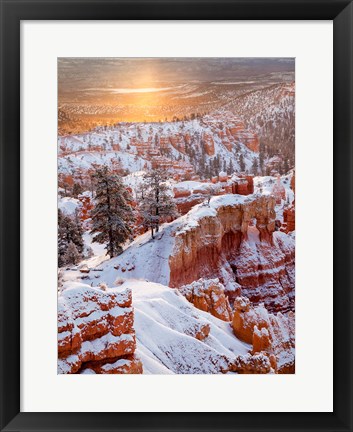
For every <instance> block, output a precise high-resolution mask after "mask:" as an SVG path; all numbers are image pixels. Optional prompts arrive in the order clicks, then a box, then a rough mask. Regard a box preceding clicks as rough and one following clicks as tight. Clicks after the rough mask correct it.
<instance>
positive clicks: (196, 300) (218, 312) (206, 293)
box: [179, 279, 233, 321]
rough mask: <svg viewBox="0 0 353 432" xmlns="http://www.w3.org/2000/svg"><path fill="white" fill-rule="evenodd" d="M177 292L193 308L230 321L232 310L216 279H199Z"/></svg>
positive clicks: (223, 290)
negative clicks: (191, 304)
mask: <svg viewBox="0 0 353 432" xmlns="http://www.w3.org/2000/svg"><path fill="white" fill-rule="evenodd" d="M179 291H180V292H181V293H182V294H183V295H184V296H185V297H186V299H187V300H188V301H189V302H190V303H193V305H194V306H195V307H197V308H198V309H201V310H203V311H205V312H209V313H210V314H212V315H213V316H215V317H217V318H219V319H221V320H223V321H231V320H232V316H233V313H232V309H231V307H230V304H229V301H228V298H227V297H226V295H225V289H224V286H223V285H222V284H221V283H220V282H219V280H218V279H199V280H198V281H195V282H193V283H191V284H189V285H184V286H182V287H181V288H179Z"/></svg>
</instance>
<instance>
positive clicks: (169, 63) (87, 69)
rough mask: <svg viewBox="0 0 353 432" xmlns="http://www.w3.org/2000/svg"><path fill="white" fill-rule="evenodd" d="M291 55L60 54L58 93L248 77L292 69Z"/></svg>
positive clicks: (149, 86) (292, 70)
mask: <svg viewBox="0 0 353 432" xmlns="http://www.w3.org/2000/svg"><path fill="white" fill-rule="evenodd" d="M294 67H295V61H294V59H292V58H60V59H58V84H59V94H60V93H61V94H65V93H68V92H72V91H74V92H77V91H78V92H80V91H84V92H86V91H88V92H89V91H94V90H95V89H100V90H104V89H107V90H108V89H112V88H117V89H128V88H155V87H164V86H165V85H166V84H168V83H171V82H174V83H177V82H193V81H198V82H200V81H201V82H207V81H219V80H231V79H237V80H241V79H245V80H249V79H250V78H251V77H252V76H258V75H264V74H269V73H273V72H294Z"/></svg>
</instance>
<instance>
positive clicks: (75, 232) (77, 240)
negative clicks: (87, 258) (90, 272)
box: [58, 209, 83, 267]
mask: <svg viewBox="0 0 353 432" xmlns="http://www.w3.org/2000/svg"><path fill="white" fill-rule="evenodd" d="M70 243H73V244H74V245H75V247H76V249H77V252H78V254H79V256H81V254H82V251H83V238H82V226H81V223H80V221H79V218H78V215H77V214H76V215H75V217H74V218H71V217H70V216H68V215H65V214H63V212H62V211H61V210H60V209H59V210H58V265H59V267H62V266H63V265H65V264H70V263H68V262H66V258H65V255H66V253H67V250H68V247H69V244H70ZM71 249H72V248H71ZM71 264H72V263H71Z"/></svg>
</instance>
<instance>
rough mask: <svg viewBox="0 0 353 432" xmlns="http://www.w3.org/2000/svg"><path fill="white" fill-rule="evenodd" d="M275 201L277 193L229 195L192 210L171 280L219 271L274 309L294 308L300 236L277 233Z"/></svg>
mask: <svg viewBox="0 0 353 432" xmlns="http://www.w3.org/2000/svg"><path fill="white" fill-rule="evenodd" d="M274 205H275V199H274V197H271V196H258V195H251V196H249V197H241V196H239V195H225V196H223V197H222V196H221V197H217V198H213V199H212V200H211V202H210V205H209V206H207V204H205V205H202V206H199V207H198V208H196V209H194V210H192V211H191V212H189V213H188V215H187V216H186V223H185V225H184V226H183V227H182V229H180V230H178V231H176V232H175V234H174V237H175V241H174V248H173V251H172V253H171V255H170V258H169V266H170V281H169V285H170V286H172V287H181V286H183V285H187V284H190V283H192V282H193V281H195V280H198V279H201V278H205V279H212V278H215V277H218V278H219V280H220V282H221V283H223V284H224V286H225V287H226V288H227V287H228V282H231V283H232V282H233V283H234V282H235V283H237V284H239V285H240V286H241V291H242V294H243V295H244V294H245V295H246V296H248V297H249V298H250V299H251V301H253V302H255V303H258V302H265V304H266V307H268V308H269V310H271V311H287V310H290V309H292V308H293V302H294V258H295V257H294V241H293V239H291V238H289V237H288V236H287V235H286V234H284V233H280V232H275V233H274V230H275V211H274ZM196 215H197V221H195V220H194V219H193V218H194V217H196ZM188 220H190V222H189V223H188Z"/></svg>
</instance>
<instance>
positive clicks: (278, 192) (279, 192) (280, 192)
mask: <svg viewBox="0 0 353 432" xmlns="http://www.w3.org/2000/svg"><path fill="white" fill-rule="evenodd" d="M272 195H273V196H274V197H275V199H276V204H281V203H282V200H285V199H286V190H285V188H284V186H283V184H282V183H281V177H280V176H277V179H276V183H275V184H274V186H273V188H272Z"/></svg>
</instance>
